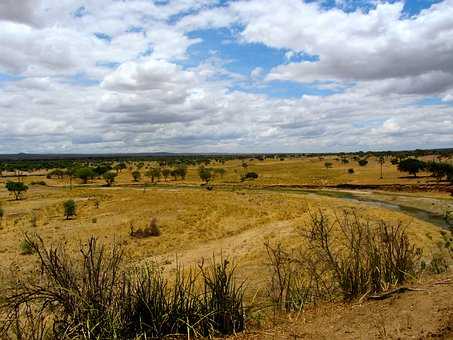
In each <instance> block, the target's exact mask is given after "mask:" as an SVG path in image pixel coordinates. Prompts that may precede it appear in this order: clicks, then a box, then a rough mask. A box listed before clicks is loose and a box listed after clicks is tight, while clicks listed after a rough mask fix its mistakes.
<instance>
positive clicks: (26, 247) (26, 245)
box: [19, 238, 34, 255]
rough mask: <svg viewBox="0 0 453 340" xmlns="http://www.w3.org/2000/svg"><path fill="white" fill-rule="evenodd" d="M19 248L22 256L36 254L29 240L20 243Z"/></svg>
mask: <svg viewBox="0 0 453 340" xmlns="http://www.w3.org/2000/svg"><path fill="white" fill-rule="evenodd" d="M19 248H20V254H21V255H31V254H33V253H34V249H33V246H32V244H31V243H30V241H29V240H28V239H27V238H26V239H24V240H22V241H21V242H20V245H19Z"/></svg>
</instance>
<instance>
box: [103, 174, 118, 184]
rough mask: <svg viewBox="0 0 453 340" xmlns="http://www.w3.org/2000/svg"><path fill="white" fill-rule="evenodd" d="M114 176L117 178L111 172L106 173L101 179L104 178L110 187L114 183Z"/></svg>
mask: <svg viewBox="0 0 453 340" xmlns="http://www.w3.org/2000/svg"><path fill="white" fill-rule="evenodd" d="M116 176H117V175H116V173H114V172H112V171H108V172H106V173H105V174H104V175H103V176H102V177H104V179H105V182H106V183H107V186H108V187H111V186H112V184H113V183H114V182H115V177H116Z"/></svg>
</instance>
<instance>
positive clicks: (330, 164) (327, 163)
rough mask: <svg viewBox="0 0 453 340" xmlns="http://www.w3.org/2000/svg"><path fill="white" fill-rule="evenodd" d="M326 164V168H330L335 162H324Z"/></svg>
mask: <svg viewBox="0 0 453 340" xmlns="http://www.w3.org/2000/svg"><path fill="white" fill-rule="evenodd" d="M324 166H325V167H326V169H330V168H331V167H332V166H333V164H332V162H324Z"/></svg>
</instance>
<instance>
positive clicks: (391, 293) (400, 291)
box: [368, 287, 427, 300]
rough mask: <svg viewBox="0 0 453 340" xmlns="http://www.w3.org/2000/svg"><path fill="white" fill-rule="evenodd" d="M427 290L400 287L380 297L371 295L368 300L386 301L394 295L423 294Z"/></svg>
mask: <svg viewBox="0 0 453 340" xmlns="http://www.w3.org/2000/svg"><path fill="white" fill-rule="evenodd" d="M426 290H427V289H421V288H409V287H399V288H396V289H393V290H391V291H389V292H386V293H383V294H380V295H371V296H369V297H368V300H384V299H387V298H389V297H391V296H392V295H393V294H400V293H405V292H409V291H410V292H423V291H426Z"/></svg>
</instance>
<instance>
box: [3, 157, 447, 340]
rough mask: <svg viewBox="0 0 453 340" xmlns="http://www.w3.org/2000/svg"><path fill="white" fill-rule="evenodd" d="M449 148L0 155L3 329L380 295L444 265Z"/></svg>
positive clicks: (208, 323)
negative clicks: (406, 151)
mask: <svg viewBox="0 0 453 340" xmlns="http://www.w3.org/2000/svg"><path fill="white" fill-rule="evenodd" d="M452 164H453V163H452V158H451V156H450V155H449V154H448V153H447V154H443V153H438V154H433V153H428V154H425V153H424V152H421V151H417V152H413V153H411V154H397V153H394V154H392V153H388V154H379V153H377V154H365V153H361V154H338V155H253V156H250V155H243V156H218V155H216V156H215V157H209V156H190V157H189V156H186V157H176V156H175V157H166V158H161V159H159V158H154V159H146V158H145V159H77V160H71V161H70V160H52V161H36V160H32V161H21V160H15V161H11V160H9V161H4V162H3V163H2V165H1V169H2V176H3V177H1V178H0V181H1V182H2V183H3V184H2V186H3V187H4V188H5V189H4V190H2V191H1V192H0V202H1V205H0V233H1V238H0V251H1V253H2V264H1V266H0V270H1V272H0V273H1V275H0V288H1V293H0V314H1V320H2V321H1V325H0V326H1V334H2V337H4V338H12V339H54V338H59V339H72V338H79V339H112V338H117V339H148V338H156V337H157V338H158V337H178V336H182V337H185V338H187V337H191V338H192V337H206V336H225V335H231V334H237V333H240V332H243V331H244V330H246V332H249V331H250V330H253V329H260V327H265V325H268V324H269V322H271V323H272V324H274V325H275V323H276V322H277V320H281V318H284V315H288V317H294V315H296V316H298V315H300V313H303V311H305V310H307V311H308V310H310V308H312V307H313V306H320V305H324V304H331V303H334V304H336V303H346V304H351V303H353V304H355V303H363V302H364V301H368V300H371V301H374V300H380V299H386V298H387V297H388V296H392V295H393V294H398V293H399V292H400V291H404V290H401V287H402V285H404V287H403V288H405V289H407V288H406V287H407V286H406V285H411V284H413V283H414V282H421V281H420V280H424V278H429V277H431V276H433V275H444V273H448V272H449V270H450V267H451V264H452V260H453V234H452V230H451V228H450V229H448V226H451V225H452V222H453V218H452V214H453V202H452V198H451V196H450V193H451V181H452V175H451V174H452ZM345 188H346V189H347V190H346V191H345ZM353 189H360V190H356V191H354V193H356V194H355V195H358V194H360V195H362V196H360V197H364V198H363V200H362V201H360V200H357V199H351V197H355V196H351V197H350V196H348V195H352V194H351V192H352V191H353ZM348 190H349V191H348ZM399 207H400V208H399ZM410 209H412V210H410ZM421 213H424V214H425V215H426V216H428V217H429V216H433V217H437V218H438V219H442V221H443V224H442V228H441V227H440V226H439V225H440V224H439V223H437V224H436V223H435V222H434V219H433V221H430V220H429V218H421V217H420V214H421ZM417 214H418V215H417ZM425 215H423V216H425ZM436 221H437V220H436ZM37 269H40V270H37ZM452 307H453V306H452ZM277 316H278V317H277ZM447 321H448V320H447Z"/></svg>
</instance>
